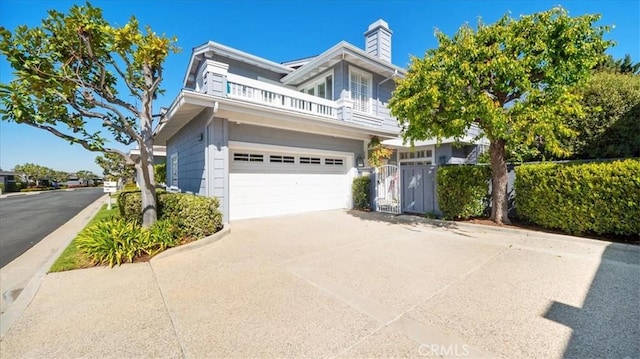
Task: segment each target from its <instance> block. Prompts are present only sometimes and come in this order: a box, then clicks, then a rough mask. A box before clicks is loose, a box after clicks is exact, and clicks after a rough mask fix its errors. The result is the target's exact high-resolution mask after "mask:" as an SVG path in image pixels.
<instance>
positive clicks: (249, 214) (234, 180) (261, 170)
mask: <svg viewBox="0 0 640 359" xmlns="http://www.w3.org/2000/svg"><path fill="white" fill-rule="evenodd" d="M229 157H230V158H229V167H230V171H229V184H230V187H229V192H230V193H229V197H230V201H229V212H230V213H229V215H230V219H231V220H236V219H242V218H254V217H267V216H274V215H281V214H290V213H302V212H311V211H320V210H328V209H338V208H347V206H349V198H350V196H349V193H350V192H349V187H350V186H349V183H350V181H349V179H350V177H349V169H350V167H352V163H353V158H352V155H348V154H343V153H337V152H326V153H323V152H319V151H311V150H309V151H304V150H302V149H298V150H297V151H283V150H282V149H276V150H267V149H241V148H231V150H230V156H229Z"/></svg>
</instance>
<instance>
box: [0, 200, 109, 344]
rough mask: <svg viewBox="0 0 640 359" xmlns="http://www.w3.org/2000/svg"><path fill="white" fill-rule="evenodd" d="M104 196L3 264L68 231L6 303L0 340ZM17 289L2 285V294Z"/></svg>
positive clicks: (95, 210) (96, 209)
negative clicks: (11, 299) (20, 288)
mask: <svg viewBox="0 0 640 359" xmlns="http://www.w3.org/2000/svg"><path fill="white" fill-rule="evenodd" d="M105 200H106V197H105V196H104V195H103V196H101V197H100V198H98V199H97V200H95V201H94V202H93V203H91V204H90V205H88V206H87V207H85V208H84V209H83V210H82V211H80V212H79V213H78V214H77V215H75V216H74V217H73V218H71V219H70V220H68V221H67V222H66V223H65V224H63V225H62V226H60V227H58V228H57V229H56V230H55V231H53V232H51V233H50V234H49V235H48V236H46V237H45V238H44V239H42V240H41V241H40V242H39V243H38V244H36V245H35V246H33V247H32V248H31V249H29V250H28V251H26V252H25V253H23V254H22V255H21V256H20V257H18V258H16V259H14V260H13V261H11V262H10V263H9V264H7V265H5V266H4V267H3V268H2V269H4V270H6V268H7V267H10V266H11V265H12V264H15V263H17V261H18V260H19V259H20V258H28V257H29V256H30V255H33V254H34V253H37V251H38V250H39V249H40V248H42V247H43V245H46V244H47V242H52V241H55V237H60V236H65V232H66V231H70V232H69V233H68V234H66V236H67V238H65V239H64V241H63V242H60V244H59V247H58V248H56V249H55V250H54V251H52V252H50V255H49V257H48V258H47V260H46V261H45V262H44V264H42V265H41V266H40V268H38V269H37V271H36V273H35V274H34V275H33V277H31V279H30V280H29V281H28V282H27V284H26V285H25V286H24V288H23V289H22V291H21V292H20V294H19V295H18V297H17V298H16V300H15V301H13V302H11V303H9V304H8V305H7V308H6V310H5V311H4V313H2V315H0V340H1V339H3V338H4V337H5V335H6V334H7V333H8V332H9V330H10V329H11V327H12V326H13V324H14V323H15V322H16V321H17V320H18V319H19V318H20V317H21V316H22V314H23V313H24V311H25V309H27V307H28V306H29V304H31V301H32V300H33V298H34V297H35V296H36V294H37V293H38V290H39V289H40V285H41V284H42V282H43V281H44V279H45V277H46V275H47V273H48V272H49V269H50V268H51V266H52V265H53V263H54V262H55V261H56V260H57V259H58V257H60V255H61V254H62V252H63V251H64V250H65V249H66V248H67V246H68V245H69V243H71V241H72V240H73V239H74V238H75V237H76V235H77V234H78V232H80V231H81V230H82V229H83V228H84V227H85V226H86V225H87V223H89V221H90V220H91V219H92V218H93V217H94V216H95V215H96V213H98V211H99V210H100V208H102V205H103V204H104V203H105ZM74 222H80V223H79V224H75V225H74ZM72 225H74V227H75V228H73V229H72V228H71V227H70V226H72ZM36 247H38V248H36ZM14 289H19V288H5V287H4V286H3V287H2V291H3V294H4V293H6V292H7V291H10V290H14Z"/></svg>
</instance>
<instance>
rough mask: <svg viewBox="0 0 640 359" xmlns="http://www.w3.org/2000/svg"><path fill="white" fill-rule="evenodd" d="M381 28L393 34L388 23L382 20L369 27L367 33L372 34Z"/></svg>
mask: <svg viewBox="0 0 640 359" xmlns="http://www.w3.org/2000/svg"><path fill="white" fill-rule="evenodd" d="M380 27H381V28H383V29H385V30H387V31H388V32H392V31H391V29H389V24H387V22H386V21H384V20H382V19H378V21H376V22H374V23H373V24H371V25H369V28H368V29H367V32H366V33H369V32H372V31H374V30H377V29H378V28H380ZM366 33H365V34H366Z"/></svg>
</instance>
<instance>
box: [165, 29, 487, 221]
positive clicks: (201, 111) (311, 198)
mask: <svg viewBox="0 0 640 359" xmlns="http://www.w3.org/2000/svg"><path fill="white" fill-rule="evenodd" d="M364 37H365V47H364V49H361V48H359V47H357V46H354V45H352V44H350V43H348V42H344V41H343V42H340V43H338V44H336V45H334V46H332V47H331V48H329V49H328V50H326V51H325V52H323V53H321V54H320V55H317V56H313V57H307V58H303V59H299V60H293V61H289V62H284V63H276V62H273V61H270V60H267V59H264V58H260V57H258V56H255V55H251V54H248V53H246V52H243V51H240V50H237V49H234V48H231V47H228V46H225V45H222V44H218V43H215V42H208V43H206V44H204V45H202V46H199V47H196V48H194V49H193V52H192V54H191V59H190V61H189V64H188V67H187V71H186V74H185V77H184V83H183V89H182V90H181V91H180V93H179V94H178V96H177V98H176V99H175V100H174V101H173V103H172V105H171V106H170V108H169V109H168V111H167V112H166V115H165V117H164V118H163V119H162V120H161V122H160V124H159V126H158V127H157V128H156V131H155V137H154V145H158V146H166V155H167V185H168V186H169V187H170V188H173V189H175V190H179V191H183V192H191V193H195V194H199V195H203V196H215V197H217V198H219V199H220V201H221V209H222V212H223V215H224V220H225V222H228V221H230V220H231V221H233V220H237V219H243V218H253V217H263V216H273V215H281V214H290V213H300V212H308V211H317V210H328V209H339V208H351V205H352V203H351V183H352V180H353V178H354V177H355V176H356V175H357V173H358V167H365V166H367V159H368V158H367V156H368V150H367V145H368V144H369V142H370V140H371V139H372V138H373V137H374V136H375V137H378V139H380V140H383V141H386V142H385V143H386V144H388V145H389V146H391V147H393V148H394V149H395V150H396V152H395V153H394V156H393V158H391V159H390V160H389V162H390V163H398V162H400V163H402V162H406V161H410V162H411V163H412V164H436V163H453V162H464V161H467V157H469V156H472V155H473V153H477V149H476V146H471V145H470V146H467V147H462V148H455V149H454V147H453V146H452V143H453V142H454V141H453V140H451V141H448V142H447V141H444V142H443V143H442V144H441V145H440V146H439V147H438V146H436V143H435V142H433V143H432V142H424V143H419V144H416V147H415V150H413V149H411V148H410V147H409V146H408V145H405V144H403V143H402V141H401V140H400V139H399V138H398V136H399V134H400V128H399V126H398V122H397V121H396V119H395V118H393V117H392V116H391V115H390V112H389V109H388V108H387V103H388V101H389V99H390V98H391V94H392V92H393V90H394V88H395V82H394V81H395V80H396V79H398V78H401V77H403V76H404V74H405V70H404V69H403V68H401V67H399V66H396V65H394V64H392V63H391V49H392V47H391V43H392V42H391V38H392V31H391V30H390V28H389V26H388V24H387V23H386V22H385V21H383V20H378V21H376V22H375V23H373V24H371V25H370V26H369V28H368V29H367V31H366V32H365V33H364ZM471 137H472V136H470V137H469V140H470V139H471ZM468 142H469V143H471V142H472V141H468Z"/></svg>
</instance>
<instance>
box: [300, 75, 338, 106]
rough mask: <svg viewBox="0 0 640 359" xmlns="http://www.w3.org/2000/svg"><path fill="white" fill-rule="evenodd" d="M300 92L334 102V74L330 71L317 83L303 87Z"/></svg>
mask: <svg viewBox="0 0 640 359" xmlns="http://www.w3.org/2000/svg"><path fill="white" fill-rule="evenodd" d="M300 92H304V93H306V94H309V95H312V96H317V97H321V98H326V99H327V100H333V72H332V71H329V73H325V74H324V75H322V76H321V77H320V78H318V79H316V80H315V81H313V82H311V83H309V84H307V85H304V86H302V87H301V88H300Z"/></svg>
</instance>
